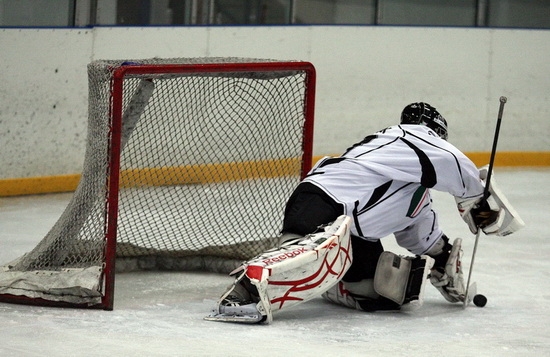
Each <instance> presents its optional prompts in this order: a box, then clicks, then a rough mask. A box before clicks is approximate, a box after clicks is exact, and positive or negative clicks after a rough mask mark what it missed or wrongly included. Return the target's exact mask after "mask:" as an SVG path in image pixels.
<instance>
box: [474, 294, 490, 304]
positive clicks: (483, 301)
mask: <svg viewBox="0 0 550 357" xmlns="http://www.w3.org/2000/svg"><path fill="white" fill-rule="evenodd" d="M473 302H474V305H475V306H477V307H483V306H485V305H486V304H487V298H486V297H485V295H482V294H477V295H476V296H474V299H473Z"/></svg>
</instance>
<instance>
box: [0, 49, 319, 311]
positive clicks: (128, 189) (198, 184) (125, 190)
mask: <svg viewBox="0 0 550 357" xmlns="http://www.w3.org/2000/svg"><path fill="white" fill-rule="evenodd" d="M88 77H89V123H88V137H87V144H86V145H87V146H86V156H85V159H84V165H83V172H82V177H81V181H80V183H79V186H78V188H77V190H76V191H75V193H74V195H73V198H72V200H71V202H70V203H69V204H68V206H67V208H66V209H65V211H64V212H63V214H62V216H61V217H60V219H59V220H58V222H57V223H56V224H55V225H54V227H53V228H52V229H51V230H50V232H48V234H47V235H46V236H45V237H44V238H43V239H42V241H40V243H39V244H38V245H37V246H36V247H35V248H34V249H33V250H32V251H31V252H29V253H27V254H25V255H23V256H22V257H20V258H18V259H16V260H15V261H13V262H10V263H8V264H6V265H4V266H3V267H1V269H0V301H3V302H13V303H27V304H36V305H48V306H71V307H83V308H103V309H106V310H112V309H113V302H114V282H115V269H116V270H117V271H127V270H136V269H141V270H144V269H145V270H147V269H171V270H189V269H201V270H208V271H215V272H224V273H226V272H228V271H229V270H230V269H232V268H233V267H234V266H236V265H237V264H238V263H239V262H240V261H242V260H245V259H250V258H252V257H253V256H255V255H257V254H259V253H260V252H262V251H264V250H265V249H267V248H269V247H270V246H271V245H272V244H273V242H274V241H275V240H276V237H277V235H278V233H279V232H278V230H279V229H280V224H281V220H282V213H283V211H284V203H285V201H286V199H287V198H288V196H289V195H290V193H291V192H292V189H293V188H294V187H295V185H296V184H297V183H298V182H299V181H300V180H301V179H302V178H303V177H304V175H305V174H306V173H307V171H308V170H309V168H310V167H311V160H312V139H313V113H314V98H315V68H314V66H313V65H312V64H311V63H308V62H301V61H275V60H260V59H242V58H176V59H158V58H154V59H146V60H125V61H118V60H104V61H94V62H92V63H90V64H89V65H88Z"/></svg>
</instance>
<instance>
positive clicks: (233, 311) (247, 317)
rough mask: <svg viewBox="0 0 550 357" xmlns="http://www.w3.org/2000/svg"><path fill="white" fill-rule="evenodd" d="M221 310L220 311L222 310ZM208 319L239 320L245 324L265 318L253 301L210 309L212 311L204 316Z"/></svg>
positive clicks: (258, 321)
mask: <svg viewBox="0 0 550 357" xmlns="http://www.w3.org/2000/svg"><path fill="white" fill-rule="evenodd" d="M222 310H223V312H220V311H222ZM204 319H205V320H208V321H221V322H240V323H246V324H255V323H260V322H263V321H264V320H265V319H266V316H265V315H262V314H261V313H260V312H259V311H258V309H257V308H256V304H255V303H250V304H247V305H237V306H231V307H229V306H225V307H224V306H222V307H220V308H218V310H214V311H212V313H211V314H210V315H208V316H206V317H205V318H204Z"/></svg>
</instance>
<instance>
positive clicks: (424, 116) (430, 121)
mask: <svg viewBox="0 0 550 357" xmlns="http://www.w3.org/2000/svg"><path fill="white" fill-rule="evenodd" d="M401 124H420V125H425V126H427V127H428V128H430V129H432V130H433V131H435V132H436V133H437V135H439V137H440V138H441V139H443V140H447V137H448V133H447V121H446V120H445V118H443V116H441V114H439V112H438V111H437V110H436V109H435V108H434V107H432V106H431V105H429V104H428V103H423V102H420V103H411V104H409V105H407V106H406V107H405V108H404V109H403V112H402V113H401Z"/></svg>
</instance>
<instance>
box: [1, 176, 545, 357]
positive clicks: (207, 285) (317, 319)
mask: <svg viewBox="0 0 550 357" xmlns="http://www.w3.org/2000/svg"><path fill="white" fill-rule="evenodd" d="M495 180H496V181H497V182H498V184H499V186H500V187H501V189H502V190H503V191H504V192H505V193H506V195H507V197H508V199H509V201H510V202H511V203H512V204H513V205H514V207H515V208H516V210H517V211H518V212H519V213H520V215H521V216H522V218H523V220H524V221H525V222H526V227H525V228H524V229H523V230H521V231H519V232H517V233H516V234H514V235H511V236H507V237H493V236H484V235H482V236H481V238H480V242H479V246H478V252H477V256H476V259H475V266H474V269H473V274H472V275H473V277H472V280H475V281H477V284H478V292H480V293H483V294H485V295H486V296H487V298H488V304H487V306H486V307H484V308H478V307H475V306H470V307H468V308H467V309H465V310H464V309H462V307H461V306H460V305H454V304H450V303H448V302H446V301H445V300H444V299H443V298H442V297H441V296H440V295H439V293H438V292H437V291H436V290H435V289H434V288H433V287H431V286H429V287H428V288H427V291H426V296H425V304H424V306H422V308H421V309H420V310H417V311H414V312H408V313H363V312H359V311H354V310H350V309H346V308H344V307H340V306H336V305H332V304H330V303H328V302H325V301H324V300H322V299H315V300H312V301H310V302H307V303H304V304H302V305H299V306H297V307H295V308H293V309H290V310H287V311H284V310H283V311H281V312H280V313H279V314H278V315H275V319H274V322H273V324H271V325H240V324H231V323H218V322H209V321H205V320H203V317H204V316H205V315H206V314H208V313H209V311H210V309H211V308H212V307H213V305H214V304H215V301H216V299H217V298H218V297H219V295H220V294H221V293H222V292H223V290H224V289H225V287H226V286H227V285H228V284H229V283H230V281H231V280H230V279H229V277H227V276H222V275H216V274H211V273H198V272H147V273H124V274H119V275H117V278H116V290H115V306H114V310H113V311H103V310H78V309H64V308H46V307H35V306H25V305H12V304H3V303H0V356H76V355H81V356H101V355H103V356H105V355H109V356H301V357H306V356H316V357H320V356H330V355H334V356H454V357H456V356H550V307H549V304H550V243H549V242H550V241H549V235H550V234H549V222H550V191H549V190H548V185H549V183H550V171H549V170H547V169H542V170H535V169H529V170H523V169H521V170H520V169H516V170H507V169H497V170H496V174H495ZM70 198H71V194H52V195H40V196H27V197H14V198H1V199H0V264H1V265H3V264H5V263H7V262H9V261H11V260H13V259H15V258H17V257H19V256H20V255H22V254H23V253H25V252H27V251H29V250H31V249H32V248H33V247H34V246H35V245H36V244H37V243H38V242H39V241H40V240H41V239H42V237H43V236H44V235H45V234H46V233H47V231H48V230H49V229H50V228H51V227H52V225H53V224H54V223H55V221H56V220H57V218H58V217H59V216H60V215H61V212H62V211H63V209H64V208H65V206H66V205H67V203H68V202H69V200H70ZM434 199H435V201H436V208H437V209H438V210H439V212H440V219H441V223H442V226H443V227H444V228H445V231H446V233H447V235H449V236H451V237H457V236H460V237H462V238H464V243H463V244H464V264H465V266H466V267H468V266H469V262H470V259H471V253H472V248H473V243H474V237H473V235H472V234H471V233H469V230H468V228H467V227H466V225H465V224H464V223H463V222H462V220H461V219H460V217H459V216H458V214H457V211H456V208H455V205H454V200H453V199H452V197H450V196H448V195H445V194H441V193H434ZM384 241H385V242H386V248H387V249H389V250H394V251H398V252H401V251H400V250H399V249H398V248H397V247H396V246H395V243H394V242H393V241H392V238H391V237H388V238H385V239H384Z"/></svg>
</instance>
